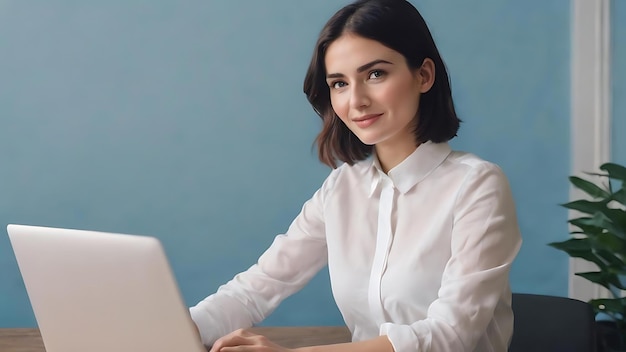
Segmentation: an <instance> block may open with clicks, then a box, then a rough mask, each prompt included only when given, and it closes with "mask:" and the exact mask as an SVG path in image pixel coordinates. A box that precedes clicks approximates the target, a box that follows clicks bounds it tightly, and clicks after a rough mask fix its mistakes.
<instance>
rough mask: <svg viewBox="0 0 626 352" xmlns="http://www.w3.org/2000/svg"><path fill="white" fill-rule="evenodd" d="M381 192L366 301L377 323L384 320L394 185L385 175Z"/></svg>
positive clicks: (381, 183) (382, 178) (382, 179)
mask: <svg viewBox="0 0 626 352" xmlns="http://www.w3.org/2000/svg"><path fill="white" fill-rule="evenodd" d="M380 181H381V182H380V185H381V186H382V187H381V188H382V189H381V194H380V203H379V205H378V229H377V234H376V252H375V254H374V260H373V262H372V271H371V273H370V281H369V289H368V301H369V306H370V311H371V314H372V317H373V318H374V319H375V321H376V322H377V323H378V325H380V324H382V323H384V322H385V321H386V318H385V312H384V309H383V304H382V297H381V282H382V277H383V274H384V272H385V269H386V267H387V257H388V255H389V250H390V248H391V241H392V233H391V212H392V207H393V195H394V187H393V184H392V182H391V180H390V179H389V178H388V177H387V176H386V175H385V176H383V177H381V180H380Z"/></svg>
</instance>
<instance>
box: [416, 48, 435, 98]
mask: <svg viewBox="0 0 626 352" xmlns="http://www.w3.org/2000/svg"><path fill="white" fill-rule="evenodd" d="M417 74H418V75H419V76H420V77H421V82H420V93H422V94H423V93H426V92H428V91H429V90H430V88H432V86H433V84H435V63H434V62H433V60H432V59H430V58H428V57H427V58H425V59H424V62H422V66H420V68H418V69H417Z"/></svg>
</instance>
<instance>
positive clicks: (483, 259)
mask: <svg viewBox="0 0 626 352" xmlns="http://www.w3.org/2000/svg"><path fill="white" fill-rule="evenodd" d="M304 91H305V93H306V95H307V98H308V99H309V101H310V103H311V105H312V106H313V108H314V109H315V111H316V112H317V113H318V114H319V115H320V117H321V118H322V119H323V129H322V131H321V133H320V134H319V136H318V138H317V144H318V148H319V156H320V160H321V161H322V162H324V163H326V164H328V165H329V166H331V167H333V169H334V170H333V171H332V172H331V174H330V175H329V176H328V178H327V179H326V181H325V182H324V183H323V185H322V186H321V188H320V189H319V190H318V191H317V192H316V193H315V194H314V195H313V197H312V198H311V199H310V200H309V201H307V202H306V203H305V204H304V207H303V208H302V211H301V213H300V214H299V215H298V217H297V218H296V219H295V220H294V222H293V223H292V224H291V226H290V227H289V229H288V231H287V233H286V234H284V235H279V236H277V237H276V239H275V241H274V243H273V244H272V245H271V246H270V248H269V249H268V250H267V251H266V252H265V253H264V254H263V255H262V256H261V257H260V258H259V261H258V263H257V264H256V265H254V266H252V267H251V268H250V269H248V270H247V271H245V272H243V273H241V274H239V275H237V276H236V277H235V278H234V279H233V280H232V281H230V282H229V283H227V284H226V285H224V286H222V287H220V288H219V290H218V292H217V293H215V294H214V295H211V296H209V297H207V298H206V299H204V300H203V301H201V302H200V303H198V305H196V306H195V307H193V308H191V315H192V318H193V320H194V322H195V323H196V325H197V326H198V329H199V332H200V335H201V337H202V340H203V342H204V343H205V344H206V345H213V348H212V349H211V351H223V352H227V351H288V349H286V348H283V347H281V346H277V345H275V344H274V343H272V342H271V341H267V339H265V338H262V337H259V336H255V335H253V334H251V333H249V332H246V331H245V330H237V329H242V328H247V327H250V326H252V325H253V324H254V323H257V322H260V321H261V320H263V319H264V318H265V317H266V316H267V315H268V314H270V313H271V312H272V311H273V310H274V308H276V306H277V305H278V304H279V303H280V302H281V301H282V300H283V299H284V298H286V297H287V296H289V295H291V294H292V293H294V292H296V291H298V290H299V289H301V288H302V287H303V286H304V285H305V284H306V283H307V282H308V281H309V279H311V278H312V277H313V276H314V275H315V274H316V273H317V272H318V271H319V270H320V269H321V268H322V267H323V266H325V265H328V269H329V273H330V279H331V285H332V290H333V295H334V297H335V300H336V303H337V305H338V307H339V310H340V311H341V313H342V315H343V318H344V320H345V323H346V325H347V326H348V328H349V329H350V331H351V332H352V336H353V342H351V343H346V344H339V345H330V346H317V347H310V348H304V349H302V351H397V352H400V351H437V352H442V351H506V350H507V346H508V343H509V340H510V338H511V335H512V331H513V313H512V311H511V306H510V304H511V291H510V288H509V283H508V275H509V269H510V266H511V263H512V262H513V259H514V258H515V256H516V254H517V251H518V249H519V246H520V243H521V240H520V234H519V230H518V225H517V220H516V215H515V209H514V204H513V200H512V196H511V192H510V190H509V186H508V183H507V180H506V178H505V176H504V175H503V173H502V172H501V170H500V169H499V168H498V167H497V166H496V165H494V164H491V163H489V162H486V161H484V160H481V159H479V158H478V157H476V156H474V155H471V154H468V153H463V152H455V151H451V150H450V147H449V145H448V144H447V141H448V140H450V139H452V138H453V137H454V136H455V135H456V132H457V130H458V128H459V119H458V118H457V116H456V113H455V111H454V105H453V102H452V96H451V92H450V85H449V82H448V75H447V73H446V69H445V66H444V64H443V61H442V59H441V57H440V55H439V53H438V51H437V48H436V46H435V43H434V41H433V39H432V36H431V34H430V32H429V30H428V28H427V26H426V23H425V22H424V20H423V18H422V17H421V15H420V14H419V13H418V11H417V10H416V9H415V8H414V7H413V6H412V5H411V4H410V3H409V2H406V1H404V0H360V1H357V2H355V3H353V4H351V5H348V6H346V7H344V8H343V9H341V10H340V11H338V12H337V13H336V14H335V15H334V16H333V17H332V18H331V19H330V20H329V22H328V23H327V24H326V26H325V27H324V28H323V30H322V32H321V34H320V38H319V40H318V42H317V45H316V49H315V52H314V54H313V58H312V61H311V64H310V66H309V69H308V72H307V75H306V78H305V82H304ZM337 161H341V162H342V163H341V165H340V166H339V167H337ZM235 330H237V331H235ZM233 331H235V332H233ZM224 335H225V336H224Z"/></svg>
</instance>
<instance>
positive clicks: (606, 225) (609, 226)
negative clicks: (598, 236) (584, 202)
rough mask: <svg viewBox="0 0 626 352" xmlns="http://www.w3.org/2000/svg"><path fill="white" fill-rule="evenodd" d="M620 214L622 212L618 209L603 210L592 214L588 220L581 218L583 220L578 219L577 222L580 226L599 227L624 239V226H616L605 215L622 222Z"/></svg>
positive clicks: (625, 236) (625, 235)
mask: <svg viewBox="0 0 626 352" xmlns="http://www.w3.org/2000/svg"><path fill="white" fill-rule="evenodd" d="M620 212H623V211H622V210H619V209H608V208H605V209H604V210H603V212H597V213H595V214H593V216H592V217H590V218H589V217H583V218H578V219H577V220H578V223H580V224H582V225H586V226H594V227H599V228H602V229H605V230H607V231H608V232H610V233H612V234H614V235H616V236H619V237H620V238H623V239H626V233H625V231H626V229H625V228H624V226H620V225H617V226H616V225H615V224H614V223H613V222H612V221H611V219H610V218H609V217H608V216H607V215H606V214H610V216H611V217H613V218H615V220H617V221H622V219H621V218H620V217H622V216H623V215H622V214H621V213H620Z"/></svg>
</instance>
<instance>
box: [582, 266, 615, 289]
mask: <svg viewBox="0 0 626 352" xmlns="http://www.w3.org/2000/svg"><path fill="white" fill-rule="evenodd" d="M576 275H577V276H580V277H583V278H585V279H587V280H589V281H591V282H595V283H596V284H598V285H602V286H604V287H605V288H606V289H607V290H611V286H613V287H617V288H619V289H620V290H624V289H626V287H624V285H622V283H621V282H620V281H619V278H618V277H617V275H615V274H611V273H609V272H607V271H591V272H586V273H576Z"/></svg>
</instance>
